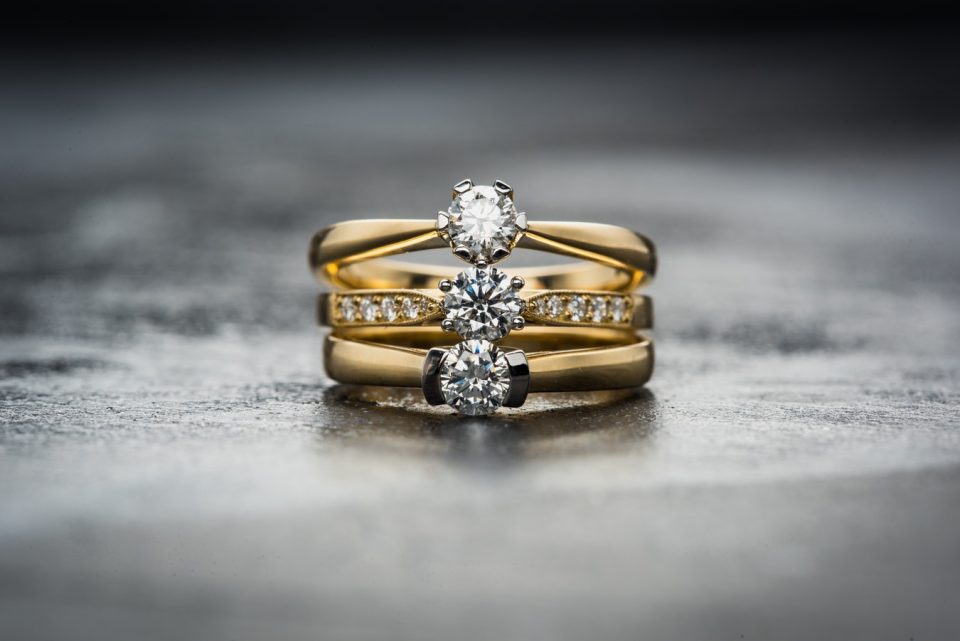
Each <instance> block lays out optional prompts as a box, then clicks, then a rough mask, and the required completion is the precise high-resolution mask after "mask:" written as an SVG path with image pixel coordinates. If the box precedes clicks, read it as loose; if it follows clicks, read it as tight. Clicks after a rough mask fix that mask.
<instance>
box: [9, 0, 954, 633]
mask: <svg viewBox="0 0 960 641" xmlns="http://www.w3.org/2000/svg"><path fill="white" fill-rule="evenodd" d="M956 26H957V25H956V22H955V21H954V19H953V17H952V15H951V14H950V13H949V12H948V10H947V7H946V6H945V5H942V4H941V3H936V2H929V1H922V2H913V3H909V4H904V3H897V4H889V5H887V4H880V3H864V2H853V1H841V2H829V3H828V2H802V3H801V2H781V3H776V4H775V5H772V4H770V3H760V2H752V1H749V0H744V1H739V0H737V1H734V2H732V3H724V4H723V5H720V4H717V3H709V2H704V1H702V0H686V1H681V2H646V3H619V2H607V1H601V2H592V3H589V5H586V6H584V5H581V4H580V3H571V2H554V3H542V2H535V1H521V2H512V3H495V4H484V5H477V4H470V5H455V4H450V3H435V2H420V3H389V2H380V1H374V2H366V3H362V4H359V3H358V4H353V5H351V4H340V5H337V6H326V5H323V4H321V3H307V2H297V1H292V0H286V1H276V2H262V1H253V0H248V1H241V2H224V1H222V0H206V1H203V2H192V3H189V4H187V3H178V2H159V1H156V0H146V1H144V2H139V3H136V4H131V3H128V2H99V3H85V4H83V5H80V4H76V3H43V4H36V5H34V6H20V7H16V11H15V12H14V11H10V13H9V14H8V15H7V16H5V19H4V20H3V21H2V23H0V36H2V37H0V48H2V49H3V55H2V57H0V80H2V83H0V638H2V639H18V640H19V639H62V638H67V637H69V638H71V639H96V640H98V641H105V640H111V639H131V638H135V639H170V638H175V639H204V640H211V639H264V638H271V639H299V638H303V639H383V638H390V639H411V640H413V639H417V640H423V639H450V638H457V639H490V638H499V639H525V640H526V639H551V640H554V639H584V638H592V639H638V638H660V639H682V640H683V641H691V640H695V639H778V640H781V639H782V640H789V639H811V638H817V639H845V640H849V639H871V640H876V639H891V640H903V641H907V640H908V639H916V640H917V641H920V640H921V639H949V638H957V636H958V634H960V614H958V612H960V578H958V577H960V547H958V546H957V544H956V543H957V535H956V532H957V531H958V525H960V520H958V511H957V506H958V505H960V433H958V427H960V406H958V400H960V386H958V380H960V360H958V351H957V344H958V341H960V302H958V301H960V282H958V278H957V275H958V273H960V252H958V251H957V247H958V244H960V225H958V222H960V215H958V214H960V212H958V201H960V184H958V180H957V176H958V175H960V82H958V80H960V78H958V69H960V65H958V63H960V40H958V38H957V29H956ZM465 176H470V177H471V178H473V179H474V180H475V181H477V182H478V183H488V182H489V181H492V180H494V179H495V178H502V179H504V180H506V181H508V182H510V183H511V184H512V185H513V186H514V187H515V188H516V191H517V199H518V204H519V205H520V207H521V208H522V209H524V210H526V211H527V212H529V214H530V216H531V218H540V219H560V220H592V221H604V222H610V223H616V224H622V225H626V226H629V227H631V228H634V229H637V230H638V231H641V232H643V233H644V234H646V235H648V236H650V237H651V238H652V239H654V241H655V242H656V243H657V245H658V249H659V254H660V258H661V268H660V273H659V274H658V278H657V280H656V282H655V283H654V284H653V286H652V287H651V289H650V290H649V293H650V294H651V295H652V296H653V297H654V298H655V301H656V304H657V328H656V330H655V332H654V336H655V340H656V341H657V354H658V365H657V371H656V373H655V376H654V379H653V381H652V382H651V384H650V385H649V387H648V389H646V390H643V391H637V392H635V393H629V394H625V395H588V396H583V395H579V396H578V395H539V396H536V397H532V398H531V400H530V401H528V403H527V405H526V406H525V407H524V408H522V409H521V410H515V411H505V412H503V413H501V414H499V415H498V416H497V417H494V418H491V419H488V420H465V419H461V418H456V417H451V416H450V415H449V412H448V411H447V410H446V409H444V408H439V409H437V408H428V407H426V406H425V405H424V404H423V402H422V401H421V400H420V398H419V394H418V392H417V391H416V390H414V391H412V392H409V393H407V392H403V391H397V390H364V389H353V388H344V387H341V386H337V385H334V384H333V382H332V381H330V380H328V379H326V378H325V376H324V374H323V367H322V362H321V345H322V338H323V334H322V332H321V331H320V330H319V329H318V328H316V327H315V326H314V325H313V314H312V309H313V297H314V296H315V294H316V292H317V291H318V290H319V285H318V284H316V283H315V282H313V281H312V278H311V276H310V274H309V273H308V270H307V266H306V250H307V244H308V241H309V238H310V236H311V235H312V233H313V232H314V231H316V230H317V229H320V228H322V227H324V226H326V225H328V224H330V223H333V222H336V221H339V220H344V219H348V218H357V217H391V216H396V217H420V216H423V217H426V216H429V215H430V214H431V213H432V212H436V211H437V210H438V209H442V208H445V207H446V206H447V204H448V202H449V188H450V185H452V184H453V183H454V182H456V181H458V180H459V179H461V178H463V177H465ZM448 258H449V257H448V256H441V257H440V259H439V260H441V261H446V260H448ZM538 258H539V257H536V256H533V257H529V256H528V257H525V259H526V260H527V261H528V262H530V261H531V260H536V259H538ZM521 259H524V257H520V256H517V257H516V259H513V258H512V259H511V262H510V263H508V266H509V265H510V264H518V263H519V261H520V260H521ZM444 264H448V263H444Z"/></svg>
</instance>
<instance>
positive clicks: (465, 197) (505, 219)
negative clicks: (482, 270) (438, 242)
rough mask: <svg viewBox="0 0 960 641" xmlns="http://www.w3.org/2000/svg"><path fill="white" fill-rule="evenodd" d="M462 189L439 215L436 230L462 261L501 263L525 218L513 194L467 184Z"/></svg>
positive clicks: (510, 248) (524, 224)
mask: <svg viewBox="0 0 960 641" xmlns="http://www.w3.org/2000/svg"><path fill="white" fill-rule="evenodd" d="M497 185H498V186H500V185H503V184H502V183H497ZM468 186H469V188H467V187H468ZM463 187H464V188H463V189H462V190H461V191H457V192H455V196H454V199H453V202H451V203H450V208H449V209H448V210H447V212H446V213H443V212H441V213H440V220H439V221H438V222H439V225H438V226H439V227H440V228H441V229H442V230H444V231H445V233H446V234H447V236H448V237H449V240H450V246H451V247H453V249H454V252H455V253H456V254H457V255H458V256H460V257H461V258H463V259H465V260H469V261H471V262H474V263H476V262H487V263H490V262H497V261H498V260H502V259H503V258H505V257H506V256H508V255H509V254H510V251H511V250H512V249H513V245H514V244H515V243H516V242H517V237H518V236H519V235H520V232H521V231H523V229H524V228H525V227H526V215H525V214H523V213H518V212H517V207H516V205H515V204H514V203H513V199H512V197H511V196H512V195H513V192H512V191H511V190H509V187H507V186H506V185H503V186H502V187H501V188H500V189H498V188H497V187H488V186H485V185H478V186H473V185H472V183H466V184H464V185H463Z"/></svg>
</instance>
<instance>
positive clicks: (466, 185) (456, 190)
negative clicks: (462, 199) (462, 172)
mask: <svg viewBox="0 0 960 641" xmlns="http://www.w3.org/2000/svg"><path fill="white" fill-rule="evenodd" d="M471 189H473V181H472V180H470V179H469V178H464V179H463V180H461V181H460V182H458V183H457V184H456V185H454V186H453V197H454V198H456V197H457V194H462V193H464V192H467V191H470V190H471Z"/></svg>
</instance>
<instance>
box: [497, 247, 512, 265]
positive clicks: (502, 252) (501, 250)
mask: <svg viewBox="0 0 960 641" xmlns="http://www.w3.org/2000/svg"><path fill="white" fill-rule="evenodd" d="M509 255H510V250H509V249H507V248H506V247H497V248H496V249H494V250H493V262H495V263H498V262H500V261H501V260H503V259H504V258H506V257H507V256H509Z"/></svg>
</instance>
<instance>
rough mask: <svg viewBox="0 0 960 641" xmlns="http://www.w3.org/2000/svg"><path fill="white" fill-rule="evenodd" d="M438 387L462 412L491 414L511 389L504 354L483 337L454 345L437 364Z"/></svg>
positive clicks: (478, 414)
mask: <svg viewBox="0 0 960 641" xmlns="http://www.w3.org/2000/svg"><path fill="white" fill-rule="evenodd" d="M440 391H441V393H442V394H443V399H444V400H445V401H446V402H447V404H448V405H450V407H452V408H454V409H455V410H458V411H459V412H461V413H463V414H466V415H468V416H481V415H484V414H490V413H491V412H493V411H494V410H496V409H497V408H498V407H500V406H501V405H503V401H504V399H505V398H506V397H507V393H508V392H509V391H510V367H509V365H508V363H507V358H506V356H505V355H504V353H503V351H502V350H500V349H499V348H497V347H496V346H495V345H494V344H493V343H490V342H488V341H484V340H467V341H463V342H462V343H458V344H457V345H454V346H453V347H451V348H450V349H449V351H447V355H446V356H445V357H444V359H443V364H442V365H441V366H440Z"/></svg>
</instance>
